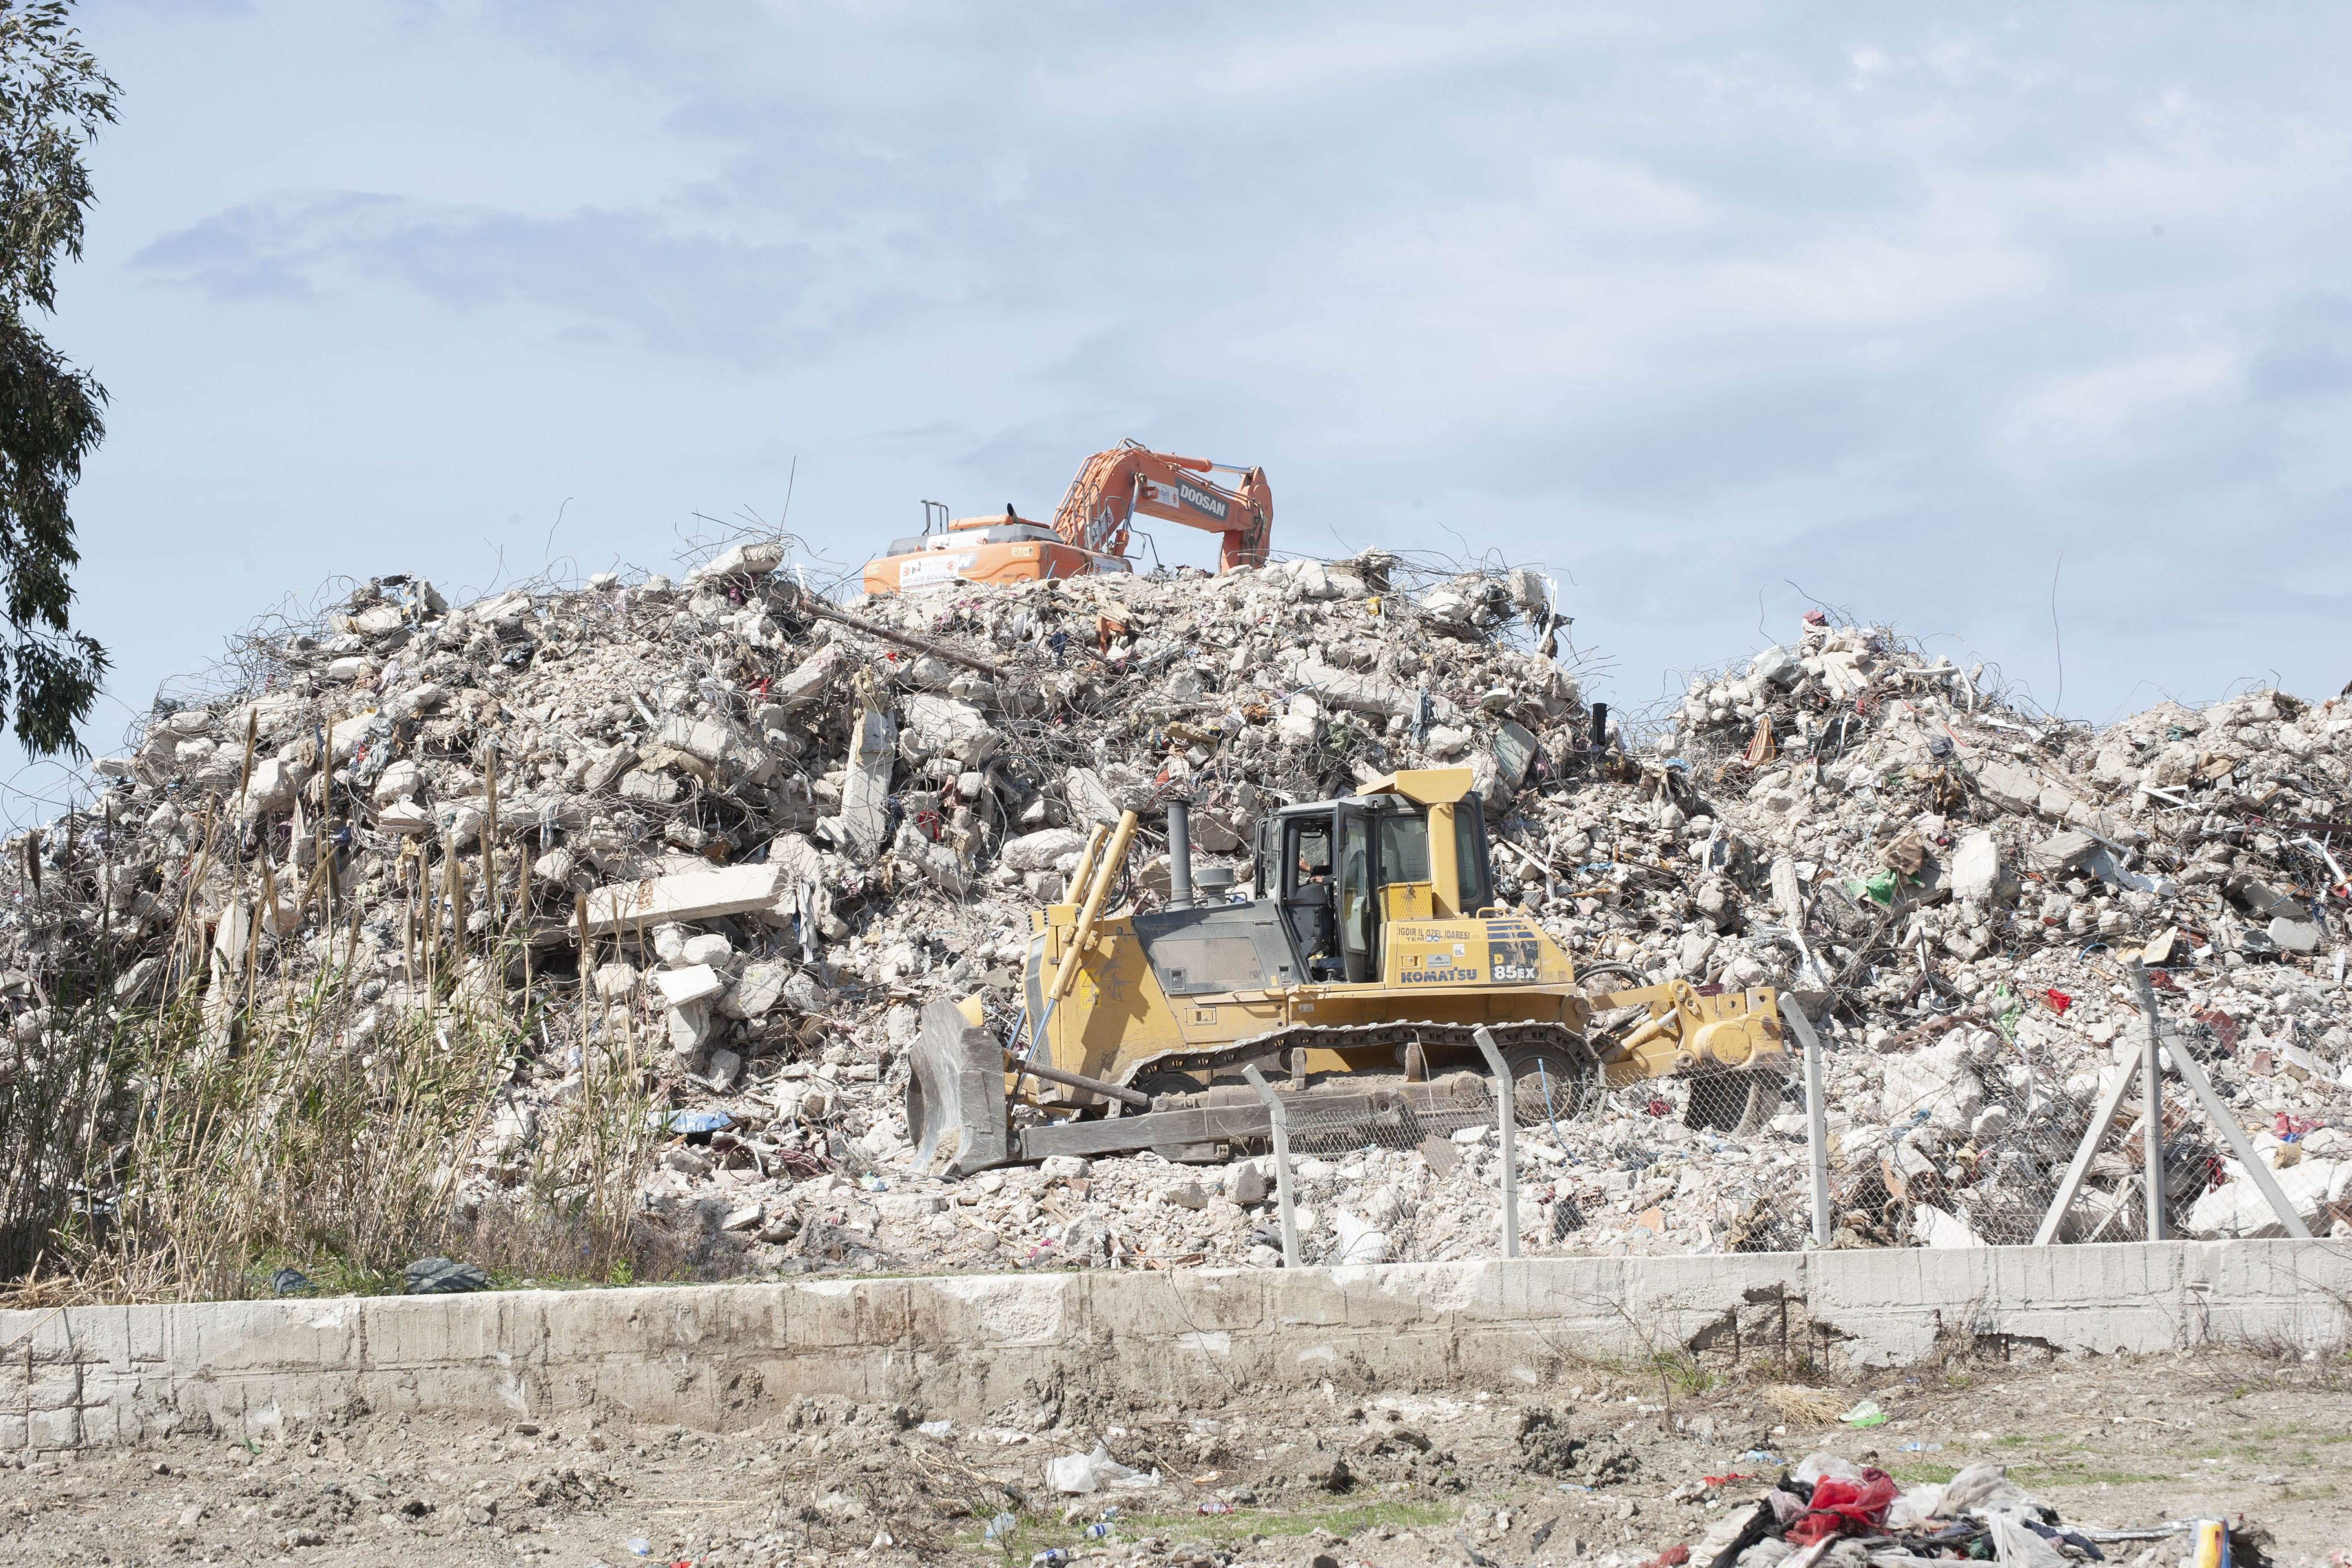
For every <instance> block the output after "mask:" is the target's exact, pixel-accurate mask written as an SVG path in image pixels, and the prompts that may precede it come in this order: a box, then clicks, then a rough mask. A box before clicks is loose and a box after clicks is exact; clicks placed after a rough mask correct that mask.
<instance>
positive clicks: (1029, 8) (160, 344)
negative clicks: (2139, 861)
mask: <svg viewBox="0 0 2352 1568" xmlns="http://www.w3.org/2000/svg"><path fill="white" fill-rule="evenodd" d="M1792 18H1794V19H1793V20H1792ZM82 21H83V26H84V27H85V30H86V32H87V34H88V36H89V38H90V40H91V42H92V43H93V45H94V46H95V47H96V48H97V50H98V52H99V54H100V58H101V59H102V60H103V62H104V63H105V65H106V67H107V68H108V69H109V70H110V71H111V73H112V74H113V75H114V76H115V77H116V78H117V79H119V81H120V82H121V86H122V89H123V99H122V121H121V125H120V126H119V127H116V128H115V129H113V130H112V131H111V132H110V133H109V134H108V135H107V136H106V137H105V139H104V140H103V141H102V142H101V143H100V145H99V147H98V149H97V151H96V153H95V154H94V166H95V174H96V179H97V184H98V189H99V192H100V198H101V205H100V208H99V210H98V212H97V214H96V216H95V219H94V222H93V224H92V226H91V230H90V235H89V258H88V259H87V261H86V262H85V263H84V264H83V265H82V266H81V267H80V268H79V269H77V270H76V271H75V272H74V273H73V274H72V276H71V277H70V279H68V284H67V286H66V288H65V289H64V290H63V291H62V294H61V299H60V313H59V316H58V320H57V321H56V322H55V323H54V333H55V336H56V338H57V340H58V342H59V343H60V344H61V346H63V347H64V348H65V349H66V350H67V352H68V353H70V354H71V355H72V356H73V357H74V358H75V359H76V360H77V361H78V362H79V363H83V364H85V365H87V366H89V368H91V369H92V370H94V371H95V372H96V373H97V374H98V375H99V376H100V379H101V380H103V382H104V383H105V384H106V385H107V386H108V388H109V390H110V392H111V394H112V395H113V405H112V413H111V416H110V436H109V438H108V440H107V443H106V446H105V447H104V449H103V451H102V452H101V453H100V456H99V458H98V459H97V461H96V463H95V465H94V466H93V467H92V468H91V469H90V471H89V478H88V480H87V482H86V483H85V485H84V486H83V487H82V489H81V490H80V491H79V496H78V499H77V505H76V511H77V515H78V517H79V523H80V529H81V537H82V541H83V544H84V549H85V552H86V561H85V564H84V568H83V573H82V576H81V579H80V583H81V590H82V604H81V607H80V610H79V615H80V617H81V619H82V620H83V621H84V622H85V623H86V624H87V625H88V626H89V628H90V629H91V630H93V631H94V632H95V633H96V634H97V635H98V636H99V637H101V638H102V639H103V640H104V641H105V642H106V643H107V644H108V645H109V646H110V647H111V648H112V649H113V650H114V652H115V655H116V658H117V662H118V670H119V673H118V677H117V679H116V680H115V682H114V690H113V701H112V703H111V705H110V707H109V708H108V709H107V710H106V711H105V712H104V713H102V714H101V715H100V719H99V721H98V722H97V724H96V726H95V728H94V730H93V732H92V739H93V741H94V742H96V743H98V744H100V746H101V747H103V746H105V745H107V744H109V743H110V742H113V740H114V739H115V737H116V736H117V735H118V734H119V733H120V731H121V726H122V725H123V723H124V722H125V721H127V719H128V718H129V716H130V715H131V713H132V712H133V711H136V710H140V709H142V708H143V707H144V706H145V704H146V702H147V700H148V699H149V698H150V697H151V696H152V693H153V692H154V690H155V689H156V687H157V684H158V682H159V681H161V680H163V679H164V678H166V677H167V676H170V675H172V674H173V673H174V672H179V671H184V670H188V669H192V668H198V667H200V666H201V665H203V664H204V663H205V661H206V660H207V659H208V658H211V657H213V656H214V655H215V653H216V652H217V651H218V649H219V647H220V645H221V639H222V637H224V635H225V634H226V633H228V632H230V631H231V630H233V629H234V628H236V626H240V625H243V624H244V623H246V622H247V620H249V619H250V618H251V617H252V616H254V615H256V614H257V613H258V612H260V611H262V610H265V609H267V608H268V607H269V606H270V605H273V604H275V603H278V601H280V600H282V599H283V598H285V596H287V595H289V594H290V595H296V596H297V597H299V598H304V599H307V598H309V597H310V596H311V595H313V594H314V592H315V590H316V588H317V586H318V584H320V582H321V581H322V580H324V579H326V578H328V577H331V576H332V575H335V574H354V575H357V576H361V577H365V576H367V575H370V574H379V573H387V572H395V571H408V572H417V573H423V574H427V575H430V576H431V577H433V578H435V579H436V581H439V582H443V583H446V584H453V585H455V584H469V585H473V586H476V587H479V586H483V585H486V584H489V583H491V582H492V581H493V580H494V578H495V577H496V576H497V575H498V574H499V573H500V572H501V571H502V570H503V571H504V572H506V573H507V574H529V573H534V572H537V571H540V570H541V569H542V568H543V567H544V566H545V565H546V564H547V563H548V562H549V560H550V558H551V556H552V557H555V558H560V559H562V560H563V561H568V562H569V563H572V565H573V566H574V567H575V568H576V569H577V570H580V571H583V572H585V571H593V570H597V569H600V568H603V567H605V566H609V565H612V564H614V563H634V564H636V565H641V566H646V567H659V566H662V565H664V564H666V563H667V562H668V561H669V559H670V558H671V557H672V556H673V555H674V554H675V552H677V549H678V548H679V545H680V542H681V540H682V539H684V538H685V537H688V536H689V535H691V534H692V533H693V532H694V531H696V530H698V529H704V530H707V528H708V525H707V524H698V522H697V521H696V514H697V513H703V514H708V515H709V516H713V517H718V518H721V519H727V518H733V517H736V516H739V515H741V514H743V513H745V512H746V511H747V510H749V511H750V512H751V513H755V514H757V515H758V516H760V517H762V518H766V519H770V520H772V519H774V518H775V517H776V516H777V515H778V514H779V512H780V510H781V509H782V505H783V502H784V500H785V496H786V492H787V487H788V483H789V485H790V489H791V494H792V503H791V517H790V526H791V528H792V529H793V531H794V532H796V533H799V534H801V535H803V537H805V538H807V539H809V540H810V541H812V542H813V543H814V544H815V545H816V546H818V547H819V548H821V549H823V550H824V551H825V552H827V553H828V554H829V555H830V556H831V557H833V558H835V559H837V560H839V561H840V562H842V563H844V564H845V565H846V564H850V563H856V562H857V561H860V560H862V559H863V558H864V557H865V556H866V555H867V554H869V553H871V552H873V551H874V550H876V549H877V548H878V547H879V546H880V545H881V544H882V543H883V542H886V541H887V538H888V537H889V536H891V535H892V534H894V533H898V532H906V531H912V530H913V529H914V528H915V527H916V526H918V525H919V518H920V510H919V505H918V503H919V500H921V499H923V498H927V497H929V498H938V499H940V500H947V501H949V502H950V503H951V504H952V505H953V507H954V508H955V510H957V511H958V512H960V513H961V512H968V511H979V510H991V509H993V508H995V507H998V506H1001V505H1003V503H1004V502H1005V501H1007V500H1013V501H1016V502H1018V503H1019V504H1020V505H1021V506H1022V507H1023V509H1024V510H1032V509H1037V510H1043V509H1049V508H1050V507H1051V506H1052V505H1053V503H1054V501H1055V499H1056V498H1057V497H1058V496H1059V494H1060V492H1061V489H1062V488H1063V486H1064V485H1065V484H1066V482H1067V481H1068V479H1069V477H1070V475H1071V474H1072V473H1073V472H1074V470H1075V469H1076V466H1077V464H1078V462H1079V460H1080V458H1083V457H1084V455H1085V454H1086V453H1087V452H1089V451H1092V450H1094V449H1096V448H1097V447H1102V446H1106V445H1108V444H1110V443H1112V442H1114V441H1116V440H1117V439H1118V438H1119V437H1128V436H1133V437H1139V438H1141V439H1143V440H1145V441H1147V442H1150V443H1151V444H1153V445H1156V446H1161V447H1170V448H1173V449H1177V450H1181V451H1187V452H1194V453H1200V454H1202V455H1206V456H1208V457H1211V458H1218V459H1221V460H1228V461H1240V462H1250V463H1257V464H1262V465H1264V466H1265V468H1266V469H1267V470H1268V473H1269V475H1270V477H1271V479H1272V481H1273V486H1274V489H1275V492H1276V501H1277V510H1276V545H1277V547H1278V548H1288V549H1291V550H1295V551H1299V552H1309V553H1316V554H1323V555H1334V554H1339V553H1342V552H1349V551H1353V550H1355V549H1359V548H1361V547H1363V546H1366V545H1370V544H1383V545H1387V546H1390V547H1392V548H1399V549H1420V550H1429V551H1435V552H1446V553H1450V554H1454V555H1457V556H1465V557H1466V556H1472V555H1492V556H1493V557H1496V558H1498V559H1504V560H1509V561H1513V562H1536V563H1542V564H1545V565H1547V566H1548V567H1549V568H1550V569H1551V570H1552V571H1553V573H1554V574H1556V575H1557V576H1558V578H1559V582H1560V584H1561V589H1562V593H1563V595H1564V596H1565V597H1566V599H1567V601H1568V605H1569V607H1570V610H1571V611H1572V613H1573V614H1575V616H1577V623H1576V627H1575V635H1576V637H1577V639H1578V641H1579V642H1580V644H1583V645H1588V646H1590V647H1592V648H1594V649H1596V650H1598V652H1600V653H1601V655H1603V656H1605V658H1607V659H1608V660H1609V661H1610V662H1611V664H1612V670H1611V671H1610V673H1608V674H1606V675H1604V676H1603V677H1602V678H1601V685H1602V686H1604V687H1605V688H1607V691H1606V694H1607V695H1611V696H1613V697H1615V698H1616V699H1617V700H1620V701H1621V702H1639V701H1642V700H1645V699H1648V698H1652V697H1654V696H1655V695H1656V694H1657V693H1658V692H1659V690H1660V689H1661V688H1662V686H1663V685H1664V684H1665V683H1666V682H1668V681H1670V680H1672V681H1673V682H1674V683H1675V685H1676V686H1677V687H1678V686H1679V680H1678V679H1676V678H1675V677H1674V676H1673V675H1671V674H1670V672H1672V671H1675V670H1681V669H1687V668H1691V667H1694V666H1697V665H1701V664H1705V663H1708V662H1712V661H1716V660H1719V659H1722V658H1727V657H1729V656H1733V655H1737V654H1739V653H1743V652H1746V651H1749V650H1752V649H1754V648H1756V647H1760V646H1762V645H1763V644H1765V643H1767V642H1770V641H1775V640H1779V639H1780V638H1781V637H1784V636H1785V635H1787V633H1788V631H1789V628H1790V627H1791V626H1793V624H1794V622H1795V620H1796V617H1797V616H1798V615H1799V613H1800V612H1801V610H1802V609H1803V607H1804V606H1805V605H1807V604H1808V603H1811V602H1813V601H1816V600H1818V601H1821V602H1825V603H1827V604H1830V605H1837V606H1843V607H1850V608H1851V609H1853V610H1854V611H1856V612H1858V613H1860V614H1861V615H1863V616H1866V617H1871V618H1876V619H1885V620H1892V621H1893V622H1894V623H1895V624H1896V625H1898V626H1901V627H1903V628H1904V629H1906V630H1907V631H1909V632H1911V633H1914V634H1916V635H1919V636H1922V637H1937V638H1941V639H1945V640H1942V641H1938V642H1936V643H1934V644H1931V646H1933V647H1939V648H1948V649H1949V650H1950V651H1952V652H1953V653H1955V654H1956V655H1957V656H1959V657H1962V658H1968V657H1980V658H1987V659H1989V660H1990V661H1992V662H1994V663H1996V664H1997V665H1999V666H2000V668H2001V669H2002V671H2004V672H2005V673H2006V675H2007V676H2008V677H2009V678H2010V679H2011V680H2012V681H2013V682H2015V683H2017V684H2018V685H2020V686H2021V688H2023V689H2027V690H2030V692H2031V694H2032V697H2033V698H2034V699H2035V700H2039V701H2041V702H2042V703H2043V704H2045V705H2049V706H2053V707H2057V708H2061V709H2062V710H2063V711H2065V712H2067V713H2069V714H2072V715H2074V716H2079V717H2084V718H2089V719H2106V718H2110V717H2113V716H2115V715H2116V714H2118V713H2120V712H2122V711H2125V710H2129V709H2131V708H2135V707H2137V706H2141V705H2144V704H2146V703H2147V702H2149V701H2152V700H2156V699H2157V698H2158V697H2159V696H2161V695H2163V694H2165V693H2168V692H2169V693H2173V694H2177V695H2180V696H2183V697H2185V698H2189V699H2206V698H2211V697H2214V696H2218V695H2221V694H2222V693H2223V692H2224V691H2225V690H2226V689H2230V688H2231V686H2232V685H2233V684H2235V683H2243V682H2246V681H2250V680H2255V681H2261V682H2264V683H2268V682H2269V681H2271V680H2273V679H2276V680H2279V681H2282V682H2284V684H2285V685H2286V686H2287V687H2288V688H2289V689H2294V690H2299V691H2303V692H2305V693H2309V694H2318V695H2325V694H2329V693H2332V692H2333V691H2334V690H2335V689H2336V688H2337V687H2338V686H2340V685H2342V684H2343V683H2344V681H2345V680H2346V679H2347V677H2352V649H2347V647H2345V638H2344V637H2343V635H2342V628H2343V626H2344V625H2345V617H2346V610H2347V567H2352V506H2347V477H2352V444H2347V440H2346V438H2345V437H2346V434H2347V413H2352V243H2347V242H2352V200H2347V195H2352V179H2347V174H2352V170H2347V160H2348V159H2352V145H2347V137H2352V94H2347V92H2346V91H2345V90H2344V87H2343V83H2344V81H2345V79H2346V67H2347V43H2352V15H2347V14H2345V13H2340V12H2336V11H2333V10H2330V9H2327V8H2322V7H2290V6H2265V5H2229V6H2224V5H2162V4H2149V5H2132V6H2128V7H2119V6H2114V5H2098V6H2073V5H2048V4H2044V5H2033V6H2016V7H1997V6H1991V5H1982V6H1973V7H1936V8H1928V7H1889V6H1885V5H1843V6H1841V5H1824V6H1811V7H1802V8H1799V9H1797V10H1793V11H1792V10H1791V8H1790V7H1787V6H1781V5H1738V4H1706V3H1697V4H1691V5H1676V6H1647V5H1644V6H1636V5H1606V6H1600V5H1594V6H1561V5H1506V4H1497V5H1485V6H1455V7H1432V6H1427V5H1383V4H1379V3H1367V0H1355V3H1352V4H1349V5H1288V6H1266V5H1238V4H1222V5H1221V4H1209V5H1185V4H1169V5H1151V6H1135V5H1089V4H1076V3H1062V4H1055V3H1050V0H1049V3H1044V4H1036V5H1021V6H1002V5H970V4H966V5H943V4H930V5H927V4H920V3H906V4H896V5H892V4H873V5H787V4H781V3H770V4H760V3H755V0H701V3H698V4H693V5H664V6H648V5H642V4H631V5H623V4H619V3H617V0H573V3H567V4H561V5H558V4H521V3H512V4H502V3H499V0H447V3H441V4H435V3H429V0H410V3H405V4H404V3H396V0H338V3H337V4H335V5H318V4H316V3H315V0H310V3H302V0H257V3H253V4H239V3H235V0H87V3H86V5H85V6H84V8H83V11H82ZM795 466H796V469H795ZM795 471H796V477H795ZM559 520H560V521H559ZM1161 532H1162V538H1161V541H1160V543H1161V546H1162V549H1163V551H1164V552H1167V553H1169V554H1170V555H1171V557H1172V558H1175V559H1185V560H1192V561H1195V562H1204V561H1208V560H1210V559H1212V558H1213V557H1212V551H1213V546H1212V543H1211V542H1210V541H1209V540H1208V538H1207V537H1206V536H1201V537H1200V538H1199V539H1197V540H1187V541H1173V540H1171V539H1169V538H1168V537H1166V536H1167V535H1168V534H1170V533H1172V532H1175V530H1173V529H1163V530H1162V531H1161ZM2062 557H2063V565H2062ZM2053 579H2054V582H2055V588H2056V593H2055V600H2056V604H2055V608H2056V620H2057V623H2058V631H2059V634H2060V636H2061V637H2063V643H2062V642H2061V641H2060V640H2059V638H2058V637H2053V603H2052V601H2053ZM2062 647H2063V688H2062V673H2061V670H2062V651H2061V650H2062ZM35 782H36V781H34V780H31V779H26V780H23V781H20V787H21V785H22V784H33V783H35Z"/></svg>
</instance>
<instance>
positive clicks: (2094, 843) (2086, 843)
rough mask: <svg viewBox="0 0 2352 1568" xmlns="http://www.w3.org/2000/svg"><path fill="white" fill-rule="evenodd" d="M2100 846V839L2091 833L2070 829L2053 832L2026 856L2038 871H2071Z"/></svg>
mask: <svg viewBox="0 0 2352 1568" xmlns="http://www.w3.org/2000/svg"><path fill="white" fill-rule="evenodd" d="M2098 847H2099V841H2098V840H2097V839H2095V838H2094V837H2091V836H2090V835H2089V834H2087V833H2080V832H2076V831H2074V830H2073V829H2069V830H2068V831H2066V832H2064V833H2053V834H2052V835H2051V836H2050V837H2047V838H2044V839H2043V840H2042V842H2040V843H2039V844H2036V845H2035V846H2034V847H2032V850H2031V851H2030V852H2029V853H2028V854H2027V856H2026V858H2027V860H2028V861H2029V862H2030V863H2031V864H2032V867H2033V868H2034V869H2035V870H2037V871H2041V872H2044V873H2048V872H2055V871H2071V870H2073V869H2074V868H2076V867H2077V866H2080V865H2081V864H2082V863H2083V862H2084V861H2085V860H2087V859H2089V858H2091V855H2092V853H2093V851H2095V850H2096V849H2097V848H2098Z"/></svg>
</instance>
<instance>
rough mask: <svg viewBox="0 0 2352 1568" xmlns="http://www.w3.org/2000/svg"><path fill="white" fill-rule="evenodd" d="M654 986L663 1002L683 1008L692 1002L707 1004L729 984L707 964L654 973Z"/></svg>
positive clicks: (696, 964) (661, 970)
mask: <svg viewBox="0 0 2352 1568" xmlns="http://www.w3.org/2000/svg"><path fill="white" fill-rule="evenodd" d="M654 984H655V985H656V987H658V988H659V989H660V991H661V994H662V1000H663V1001H665V1002H667V1003H668V1004H669V1005H671V1006H673V1007H683V1006H686V1005H688V1003H692V1002H707V1001H709V999H710V998H712V997H713V996H716V995H718V994H719V993H720V992H721V991H724V990H726V989H727V982H725V981H724V980H721V979H720V978H719V972H718V971H717V970H715V969H713V968H711V967H710V965H709V964H707V963H695V964H689V965H688V966H687V967H686V968H684V969H657V970H656V971H654Z"/></svg>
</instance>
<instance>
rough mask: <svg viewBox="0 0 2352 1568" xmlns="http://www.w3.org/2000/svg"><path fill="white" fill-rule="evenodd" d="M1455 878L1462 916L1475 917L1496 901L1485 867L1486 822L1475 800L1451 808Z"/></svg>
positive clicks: (1490, 874)
mask: <svg viewBox="0 0 2352 1568" xmlns="http://www.w3.org/2000/svg"><path fill="white" fill-rule="evenodd" d="M1454 874H1455V875H1456V876H1458V877H1460V878H1461V879H1462V912H1463V913H1464V914H1475V913H1477V912H1478V911H1479V910H1483V909H1485V908H1486V907H1487V906H1488V905H1489V904H1492V903H1493V902H1494V901H1495V882H1494V876H1493V873H1492V871H1491V869H1490V868H1489V867H1488V866H1487V864H1486V817H1485V816H1483V815H1481V814H1480V812H1479V810H1478V802H1477V800H1476V799H1475V797H1473V798H1471V799H1468V800H1465V801H1464V802H1463V803H1462V804H1461V805H1457V806H1455V807H1454Z"/></svg>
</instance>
